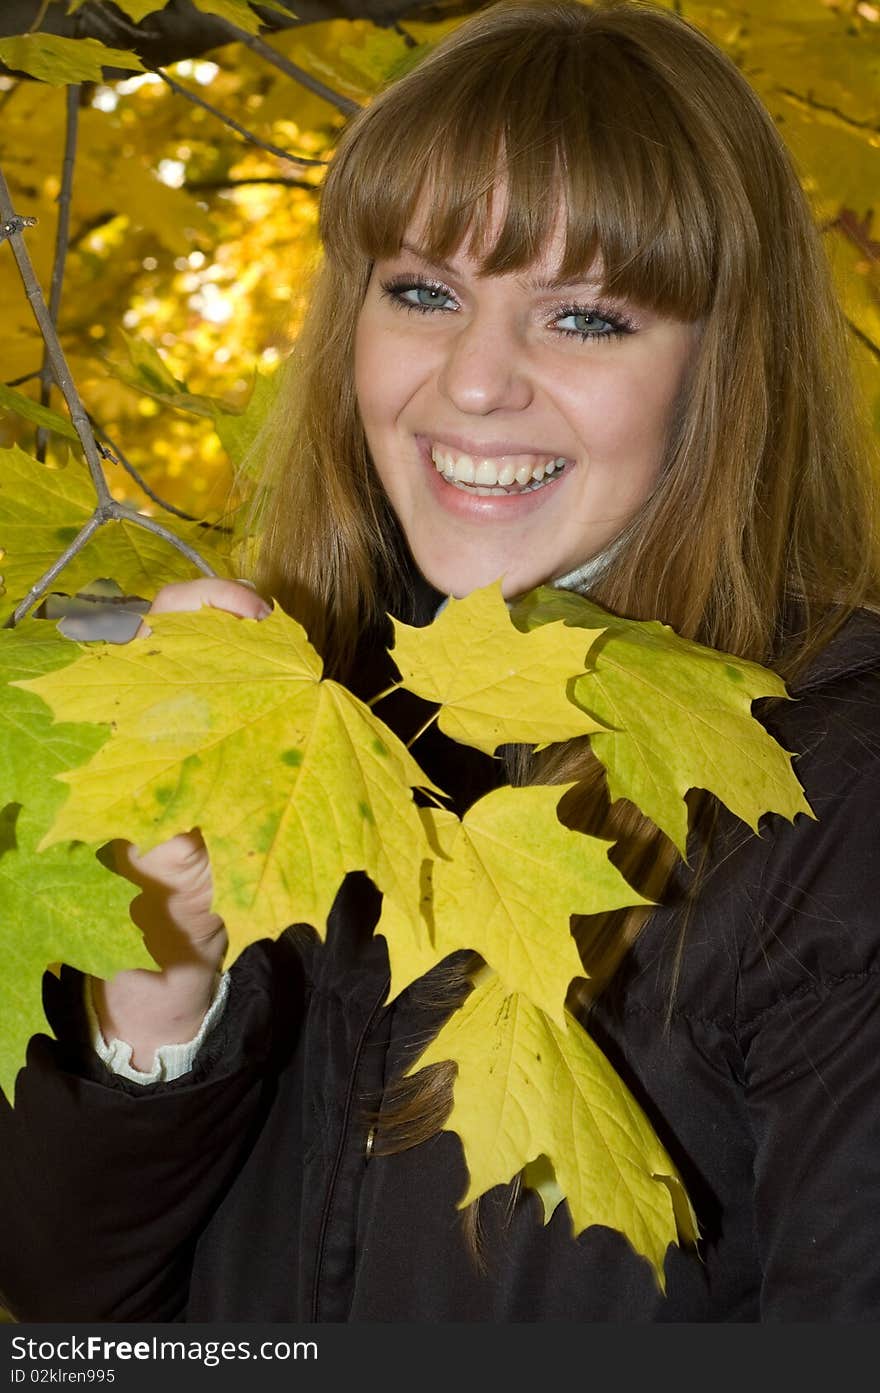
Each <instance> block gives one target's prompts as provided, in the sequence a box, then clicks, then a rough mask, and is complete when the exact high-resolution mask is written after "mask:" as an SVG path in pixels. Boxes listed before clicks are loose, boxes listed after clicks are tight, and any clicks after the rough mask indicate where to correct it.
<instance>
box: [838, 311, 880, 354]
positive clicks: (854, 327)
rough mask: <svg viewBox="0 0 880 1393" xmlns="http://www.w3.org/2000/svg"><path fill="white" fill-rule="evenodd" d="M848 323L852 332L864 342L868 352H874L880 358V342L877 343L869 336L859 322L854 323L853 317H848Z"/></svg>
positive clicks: (860, 341)
mask: <svg viewBox="0 0 880 1393" xmlns="http://www.w3.org/2000/svg"><path fill="white" fill-rule="evenodd" d="M846 323H847V328H848V329H849V331H850V333H851V334H853V335H854V337H855V338H857V339H858V341H859V343H861V344H864V346H865V348H867V350H868V352H869V353H871V354H873V356H874V357H875V358H877V359H878V360H880V344H876V343H875V342H874V340H873V339H871V338H868V335H867V334H866V333H865V332H864V330H862V329H860V328H859V326H858V324H853V322H852V320H851V319H848V320H847V321H846Z"/></svg>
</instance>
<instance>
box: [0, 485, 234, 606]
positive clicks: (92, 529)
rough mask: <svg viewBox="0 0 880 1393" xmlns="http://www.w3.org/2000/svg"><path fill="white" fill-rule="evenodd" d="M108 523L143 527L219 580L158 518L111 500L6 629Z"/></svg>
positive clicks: (32, 590) (29, 595)
mask: <svg viewBox="0 0 880 1393" xmlns="http://www.w3.org/2000/svg"><path fill="white" fill-rule="evenodd" d="M107 522H130V523H133V524H134V526H135V527H142V528H143V529H144V530H145V531H146V532H153V533H155V535H156V536H157V537H161V538H162V540H163V541H164V542H167V543H168V544H169V546H172V547H174V548H175V549H176V550H177V551H179V552H182V553H183V555H184V556H185V557H186V558H187V560H188V561H191V562H192V564H193V565H194V566H195V567H196V568H197V569H198V570H200V571H201V572H202V574H203V575H206V576H216V574H217V572H216V571H215V570H213V568H212V567H211V566H209V565H208V563H207V561H205V560H204V558H203V557H201V556H200V555H199V553H198V552H197V551H196V549H195V547H191V546H190V545H189V543H188V542H185V541H184V540H183V538H182V537H178V536H176V535H175V533H174V532H170V531H169V530H168V528H167V527H164V526H163V525H162V523H161V522H156V520H155V518H151V517H148V516H147V515H146V513H139V512H138V511H137V509H136V508H130V507H129V506H128V505H127V504H126V503H117V502H116V500H115V499H113V498H111V499H110V501H109V503H104V504H101V503H99V504H98V506H97V508H96V509H95V511H94V512H93V513H92V516H91V517H90V518H89V520H88V522H87V523H86V524H85V526H84V527H82V528H81V529H80V531H79V532H78V533H77V535H76V536H75V537H74V539H73V541H72V542H71V543H70V545H69V546H68V547H65V549H64V551H63V552H62V553H61V555H60V556H58V557H56V559H55V560H54V561H53V562H52V565H51V566H50V567H49V568H48V570H46V571H44V572H43V574H42V575H41V576H40V578H39V580H36V581H34V584H33V585H32V586H31V588H30V590H29V591H28V593H27V594H26V595H25V597H24V599H23V600H20V601H19V603H18V604H17V605H16V607H15V609H14V610H13V611H12V614H10V616H9V618H8V619H7V620H6V622H5V624H4V625H3V627H4V629H14V628H15V626H16V624H18V623H19V621H20V620H22V619H23V618H24V616H25V615H26V614H27V613H28V611H29V610H31V609H33V608H34V606H35V605H36V604H38V603H39V601H40V600H41V599H42V598H43V596H44V595H45V594H46V592H47V591H48V589H49V586H50V585H51V584H52V582H53V580H54V579H55V577H56V576H58V575H60V573H61V572H62V571H63V570H64V568H65V566H66V565H67V563H68V562H69V561H72V560H73V558H74V556H76V555H77V553H78V552H81V551H82V550H83V548H84V547H85V545H86V543H87V542H89V541H90V540H91V538H92V537H93V536H94V535H95V533H96V532H97V530H98V528H99V527H103V526H104V524H105V523H107Z"/></svg>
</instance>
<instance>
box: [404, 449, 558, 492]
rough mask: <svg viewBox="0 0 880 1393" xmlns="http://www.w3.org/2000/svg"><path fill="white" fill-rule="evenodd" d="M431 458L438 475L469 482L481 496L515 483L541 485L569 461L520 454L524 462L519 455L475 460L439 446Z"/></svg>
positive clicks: (456, 480)
mask: <svg viewBox="0 0 880 1393" xmlns="http://www.w3.org/2000/svg"><path fill="white" fill-rule="evenodd" d="M431 459H432V460H433V462H434V468H435V469H436V470H437V472H438V474H442V475H443V477H444V478H445V479H448V480H449V482H450V483H452V484H466V485H469V486H470V487H471V491H472V492H474V493H479V494H481V495H483V494H487V493H490V494H491V493H497V492H498V491H499V490H504V489H509V488H510V487H511V485H512V484H514V483H516V484H519V485H520V487H521V488H526V487H527V486H528V485H532V486H535V487H537V485H538V484H540V483H542V482H543V480H544V478H545V476H546V475H548V474H553V473H555V471H556V470H560V471H561V470H562V469H564V468H565V465H566V464H567V462H568V461H567V460H566V459H565V458H564V457H563V456H562V455H558V456H557V457H556V458H555V459H552V460H546V459H544V460H542V461H541V462H540V463H539V464H535V463H533V462H532V460H533V459H534V456H532V457H531V459H530V458H529V457H528V456H525V457H523V456H519V459H521V460H522V461H523V462H522V463H521V464H518V463H517V456H516V455H512V456H511V455H507V456H500V457H498V458H492V457H488V458H486V457H483V458H478V459H476V460H475V459H474V458H473V456H471V455H465V454H458V453H455V452H453V451H451V450H444V449H443V448H442V447H441V446H439V445H434V446H432V448H431Z"/></svg>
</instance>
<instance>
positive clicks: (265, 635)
mask: <svg viewBox="0 0 880 1393" xmlns="http://www.w3.org/2000/svg"><path fill="white" fill-rule="evenodd" d="M149 622H150V626H151V629H152V633H151V635H150V637H149V639H146V640H136V641H134V642H133V643H130V644H127V645H124V646H116V645H108V646H107V647H97V646H96V647H93V648H91V649H90V650H89V651H88V652H86V653H84V654H83V656H82V657H80V659H79V660H78V661H77V662H76V663H75V664H73V665H71V666H70V667H68V668H67V669H65V671H64V672H63V673H61V674H58V675H54V674H48V675H47V676H45V677H43V678H39V679H37V680H35V681H33V682H28V683H27V684H26V686H27V688H28V689H29V690H32V691H34V692H37V693H38V694H39V695H40V696H41V697H43V699H44V700H45V701H46V702H48V704H49V705H50V706H51V707H52V709H53V711H54V712H55V715H56V717H57V718H58V719H60V720H78V719H81V718H84V717H88V718H89V719H91V720H95V721H105V722H107V723H108V724H112V735H111V738H110V739H109V740H108V741H107V742H106V744H104V745H102V747H101V749H100V750H98V752H97V754H96V755H95V756H94V758H93V759H92V760H91V761H90V762H89V764H87V765H86V766H85V767H83V768H80V769H76V770H73V771H71V772H70V773H67V774H65V775H64V776H63V778H64V781H65V782H66V783H68V784H69V785H70V798H69V799H68V801H67V802H66V803H65V805H64V806H63V808H62V809H61V812H60V814H59V817H58V820H57V821H56V823H55V825H54V828H53V830H52V833H51V835H50V836H49V837H48V838H47V839H46V842H45V844H46V845H50V844H52V843H53V842H56V841H59V840H65V839H67V838H69V837H71V836H74V835H75V836H79V837H81V838H83V840H85V841H88V842H92V843H101V842H104V841H107V840H108V839H109V838H111V837H114V836H116V837H124V838H127V839H128V840H130V841H132V842H134V843H135V844H136V845H138V846H139V847H141V848H142V849H143V850H146V849H147V848H149V847H151V846H155V845H156V844H157V843H158V842H161V841H164V840H165V839H166V838H168V837H170V836H172V835H174V834H175V833H177V832H181V831H186V830H187V829H189V828H191V827H196V826H198V827H200V828H201V830H202V834H203V836H204V838H205V842H206V844H207V846H208V849H209V851H210V855H211V862H212V867H213V870H214V879H215V908H216V910H217V912H218V913H219V914H221V915H222V916H223V918H224V920H225V921H226V924H227V927H228V929H229V934H230V945H231V946H230V959H232V958H234V957H235V956H236V954H237V953H238V952H239V951H240V950H241V949H242V948H243V947H244V946H245V945H246V944H247V943H250V942H252V941H254V940H255V939H257V938H261V937H265V936H266V935H273V934H277V933H278V932H280V931H281V930H282V929H283V928H285V927H286V925H288V924H289V923H291V922H293V921H304V922H306V923H309V924H313V925H314V926H315V928H317V929H318V930H319V932H323V929H324V925H325V922H326V919H327V915H328V913H329V910H330V907H331V905H332V903H333V900H334V898H335V896H336V892H337V890H338V889H339V886H340V884H341V883H342V880H343V878H344V876H345V875H346V874H347V872H349V871H358V870H362V871H366V872H367V874H368V875H370V876H371V877H372V879H373V880H374V882H375V884H376V885H377V886H378V887H379V889H380V890H381V891H382V892H383V893H384V894H385V895H386V896H387V897H388V898H389V899H390V900H391V901H392V902H393V903H394V904H396V905H397V906H398V908H399V909H400V910H401V911H402V912H403V913H405V914H407V915H409V916H410V917H412V918H413V919H414V920H415V919H416V918H417V916H418V904H419V880H420V873H421V866H422V862H423V860H424V858H425V857H426V856H427V854H428V851H429V848H428V845H427V840H426V837H425V833H424V831H423V828H422V823H421V820H420V818H419V814H418V809H417V808H416V806H415V804H414V803H413V801H412V796H411V793H410V790H411V788H413V787H416V786H419V785H424V786H430V781H429V780H428V779H427V778H426V776H425V775H423V774H422V771H421V770H420V769H419V767H418V765H417V764H416V762H415V760H414V759H413V758H412V756H411V755H410V754H409V752H408V751H407V749H406V747H405V746H404V745H402V744H401V742H400V741H399V740H398V739H397V737H396V736H395V735H393V734H392V732H391V731H390V730H388V728H387V727H386V726H385V725H384V724H383V723H382V722H381V721H380V720H379V719H378V717H376V716H374V715H373V713H372V712H371V711H370V710H369V708H368V707H366V706H365V705H364V704H363V703H362V702H360V701H358V699H357V698H356V697H354V696H353V695H352V694H351V693H350V692H348V691H347V690H346V689H345V688H344V687H341V686H339V685H338V684H337V683H335V682H330V681H322V680H321V662H320V659H319V657H318V655H317V654H316V653H315V650H314V649H313V648H312V647H311V645H310V644H309V642H308V640H307V639H306V636H305V633H304V631H303V629H302V628H301V626H300V625H299V624H297V623H296V622H295V621H294V620H292V619H290V618H288V617H287V616H286V615H285V614H284V613H283V612H282V611H280V610H275V612H274V613H273V614H272V615H271V616H270V617H269V618H268V619H265V620H263V621H261V622H260V623H257V622H255V621H252V620H243V619H237V618H236V617H235V616H233V615H230V614H227V613H224V612H220V611H216V610H202V611H200V612H198V613H187V614H160V615H151V617H150V621H149Z"/></svg>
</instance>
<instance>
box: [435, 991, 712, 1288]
mask: <svg viewBox="0 0 880 1393" xmlns="http://www.w3.org/2000/svg"><path fill="white" fill-rule="evenodd" d="M450 1059H451V1060H454V1061H455V1063H456V1065H457V1077H456V1082H455V1086H454V1102H453V1107H452V1112H451V1113H450V1115H449V1117H448V1119H447V1122H446V1130H447V1131H453V1132H457V1133H458V1135H459V1137H460V1138H461V1141H462V1146H463V1148H464V1156H465V1161H466V1163H467V1167H468V1173H469V1180H468V1187H467V1190H466V1193H465V1194H464V1196H463V1198H462V1200H461V1205H462V1206H464V1205H467V1204H470V1203H471V1202H472V1201H473V1200H475V1199H477V1198H478V1197H479V1196H480V1195H482V1194H485V1193H486V1191H487V1190H491V1189H492V1188H493V1187H494V1186H495V1185H505V1184H507V1183H508V1182H509V1181H510V1180H512V1179H513V1177H514V1176H515V1175H517V1174H519V1172H520V1171H522V1170H523V1169H524V1168H525V1172H526V1176H525V1178H526V1179H527V1180H528V1179H529V1178H530V1177H531V1178H532V1179H534V1180H536V1181H537V1182H538V1188H539V1193H541V1194H542V1196H543V1197H544V1198H545V1199H546V1202H547V1205H548V1207H552V1206H553V1204H554V1203H555V1202H557V1201H558V1200H559V1197H560V1194H562V1193H564V1195H565V1198H566V1201H567V1203H568V1208H569V1212H570V1216H571V1221H572V1225H573V1228H574V1232H575V1233H580V1232H581V1231H582V1230H584V1229H586V1228H588V1227H589V1226H590V1225H592V1224H605V1225H607V1226H609V1227H610V1228H615V1229H618V1230H620V1231H621V1232H622V1233H623V1234H624V1235H625V1236H626V1237H627V1238H628V1239H629V1241H630V1243H631V1244H632V1245H633V1247H634V1248H635V1250H636V1252H638V1253H641V1254H642V1255H643V1256H644V1257H645V1258H647V1260H648V1261H649V1262H650V1264H651V1266H652V1268H653V1270H654V1273H655V1276H656V1278H657V1281H658V1283H659V1284H660V1286H661V1287H662V1286H663V1261H664V1257H665V1254H666V1250H667V1248H668V1246H669V1244H670V1243H674V1242H676V1241H677V1239H678V1238H681V1239H682V1240H683V1241H685V1242H689V1243H690V1242H694V1241H695V1240H696V1236H697V1230H696V1219H695V1216H694V1214H693V1212H692V1210H691V1209H690V1206H689V1204H688V1202H687V1199H686V1196H685V1192H684V1188H683V1186H682V1182H681V1179H680V1177H679V1175H678V1172H677V1171H676V1168H675V1166H674V1165H673V1163H672V1161H671V1160H670V1158H669V1156H668V1155H667V1154H666V1152H665V1150H664V1149H663V1147H662V1146H661V1145H660V1143H659V1141H658V1140H657V1137H656V1136H655V1134H654V1131H653V1129H652V1127H651V1124H650V1123H649V1121H648V1119H647V1117H646V1116H645V1114H644V1112H643V1111H642V1109H641V1108H640V1107H639V1105H638V1104H637V1103H636V1101H635V1099H634V1098H633V1097H632V1095H631V1094H630V1092H629V1090H628V1089H627V1088H626V1087H625V1085H624V1084H623V1082H622V1081H621V1079H620V1078H619V1077H618V1075H617V1074H616V1072H615V1071H614V1070H613V1069H612V1067H611V1065H610V1064H609V1063H608V1060H607V1059H606V1058H605V1056H604V1055H603V1054H602V1052H601V1050H599V1049H598V1047H597V1046H596V1045H595V1044H594V1042H593V1041H592V1040H591V1039H590V1037H589V1035H588V1034H587V1033H586V1031H584V1030H583V1029H581V1027H580V1026H579V1025H578V1023H577V1022H576V1021H575V1020H574V1019H573V1018H572V1017H569V1018H568V1022H567V1028H566V1027H563V1028H560V1026H559V1025H557V1024H556V1023H555V1022H553V1021H552V1020H550V1018H549V1017H548V1016H547V1015H546V1014H545V1013H544V1012H542V1011H540V1010H538V1008H537V1007H536V1006H535V1005H534V1004H533V1003H532V1002H531V1001H528V1000H527V999H526V998H524V997H522V996H520V995H519V994H517V993H510V992H508V991H506V990H505V988H504V986H503V984H502V982H501V981H500V979H499V978H498V977H496V976H494V975H488V974H487V976H486V977H485V978H484V979H483V980H482V981H480V982H479V983H478V984H477V986H476V987H475V988H474V990H473V992H472V993H471V995H470V996H469V997H468V998H467V1000H466V1001H465V1003H464V1005H463V1006H462V1007H461V1008H460V1009H459V1010H458V1011H456V1012H455V1013H454V1014H453V1015H452V1016H451V1017H450V1019H449V1020H448V1021H447V1023H446V1024H445V1025H444V1026H443V1027H442V1029H441V1030H440V1031H439V1033H438V1034H437V1035H436V1036H435V1038H434V1039H433V1040H432V1041H431V1043H430V1044H429V1045H428V1047H427V1049H426V1050H425V1051H424V1053H423V1054H422V1055H421V1056H420V1058H419V1059H418V1061H417V1062H416V1064H415V1065H414V1066H413V1069H412V1070H411V1071H410V1072H411V1073H415V1072H416V1071H417V1070H419V1069H422V1068H424V1067H426V1066H427V1065H429V1064H437V1063H440V1062H441V1061H444V1060H450ZM547 1217H549V1215H548V1214H547V1212H546V1209H545V1219H546V1218H547Z"/></svg>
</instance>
